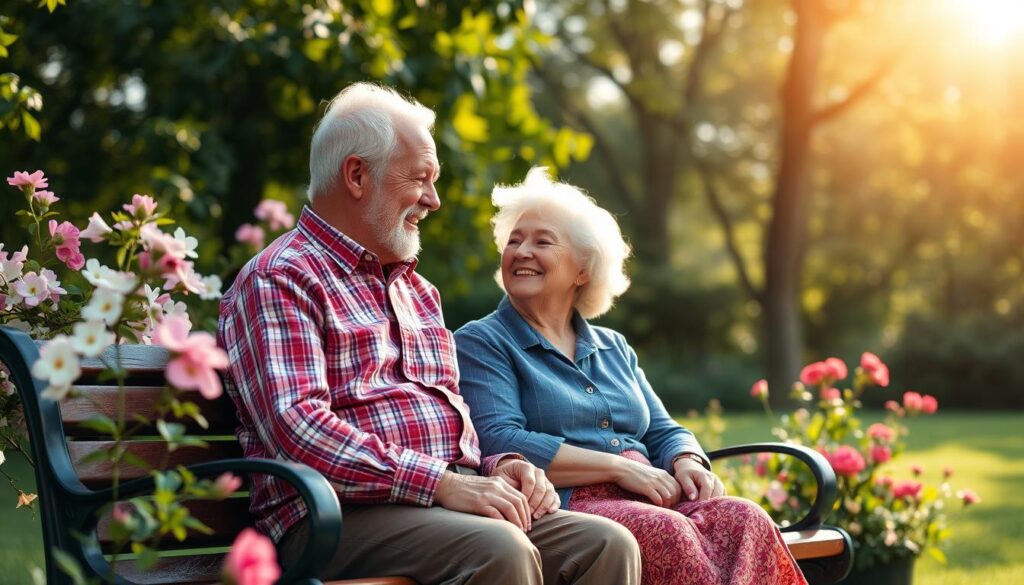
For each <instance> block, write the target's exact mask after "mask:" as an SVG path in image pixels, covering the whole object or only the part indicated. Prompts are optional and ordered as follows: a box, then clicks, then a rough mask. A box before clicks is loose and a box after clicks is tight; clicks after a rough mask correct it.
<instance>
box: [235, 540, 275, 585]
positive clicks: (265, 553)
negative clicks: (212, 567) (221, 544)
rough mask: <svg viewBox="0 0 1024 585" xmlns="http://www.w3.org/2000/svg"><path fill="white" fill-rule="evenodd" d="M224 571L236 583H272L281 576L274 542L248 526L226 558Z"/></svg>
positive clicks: (270, 584) (244, 584) (249, 584)
mask: <svg viewBox="0 0 1024 585" xmlns="http://www.w3.org/2000/svg"><path fill="white" fill-rule="evenodd" d="M224 573H225V575H226V576H227V577H228V579H229V580H230V581H231V582H233V583H234V584H235V585H272V583H274V581H276V580H277V579H278V577H280V576H281V569H280V568H279V567H278V566H277V551H276V550H275V549H274V543H272V542H271V541H270V539H269V538H267V537H266V536H263V535H262V534H260V533H258V532H256V531H255V530H253V529H252V528H246V529H245V530H243V531H242V532H241V533H240V534H239V535H238V538H236V539H235V542H234V544H232V545H231V550H230V551H229V552H228V555H227V557H226V558H225V559H224Z"/></svg>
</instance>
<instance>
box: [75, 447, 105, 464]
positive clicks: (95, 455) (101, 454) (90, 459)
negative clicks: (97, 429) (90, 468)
mask: <svg viewBox="0 0 1024 585" xmlns="http://www.w3.org/2000/svg"><path fill="white" fill-rule="evenodd" d="M112 460H113V457H111V455H110V451H108V450H106V449H104V450H102V451H93V452H92V453H89V454H88V455H86V456H85V457H82V458H81V459H79V460H78V463H79V464H83V463H94V462H96V461H112Z"/></svg>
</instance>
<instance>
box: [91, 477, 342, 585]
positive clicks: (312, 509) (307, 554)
mask: <svg viewBox="0 0 1024 585" xmlns="http://www.w3.org/2000/svg"><path fill="white" fill-rule="evenodd" d="M186 469H188V470H189V471H190V472H192V473H194V474H195V475H196V477H198V478H213V477H216V476H218V475H220V474H222V473H224V472H228V471H230V472H233V473H245V474H249V473H264V474H268V475H273V476H276V477H279V478H281V479H283V480H285V481H287V482H288V483H289V484H291V485H292V487H294V488H295V489H296V490H297V491H298V492H299V495H300V497H302V499H303V501H304V502H305V503H306V508H307V513H308V518H309V522H310V540H309V542H308V543H307V544H306V547H305V549H304V550H303V552H302V555H301V556H300V557H299V559H298V560H297V561H296V563H295V565H294V566H292V567H289V568H288V570H287V571H286V572H285V573H284V574H282V575H281V579H280V580H279V583H306V584H319V583H320V581H319V579H318V577H317V575H319V574H320V570H321V569H322V568H324V566H325V565H326V564H327V563H328V562H329V561H330V559H331V558H332V557H333V556H334V553H335V552H336V551H337V549H338V543H339V541H340V538H341V505H340V504H339V503H338V496H337V494H335V492H334V489H333V488H332V487H331V484H330V483H328V481H327V479H325V478H324V476H323V475H321V474H320V473H318V472H317V471H315V470H314V469H313V468H311V467H309V466H307V465H303V464H301V463H292V462H283V461H276V460H273V459H222V460H220V461H210V462H208V463H199V464H196V465H190V466H187V467H186ZM153 490H154V482H153V478H152V477H143V478H139V479H136V480H132V481H129V482H125V483H123V484H121V485H120V486H119V487H118V498H121V499H126V498H130V497H134V496H138V495H142V494H148V493H152V492H153ZM74 497H75V499H79V498H80V499H81V500H82V502H81V503H82V504H85V505H84V506H83V509H82V513H83V514H84V515H86V516H84V517H82V521H83V522H84V523H86V524H84V525H83V528H86V526H88V528H91V527H92V526H94V525H95V522H96V514H95V512H96V510H98V509H99V508H100V507H101V506H103V505H104V504H106V503H109V502H110V501H111V499H112V497H113V490H112V489H111V488H107V489H104V490H98V491H94V492H91V493H89V494H87V495H85V494H80V495H76V496H74ZM89 523H91V526H90V525H89ZM90 553H91V554H90ZM98 555H99V551H98V550H92V551H89V552H87V554H86V556H87V557H90V558H93V559H95V558H98Z"/></svg>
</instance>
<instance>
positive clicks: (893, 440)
mask: <svg viewBox="0 0 1024 585" xmlns="http://www.w3.org/2000/svg"><path fill="white" fill-rule="evenodd" d="M847 377H850V378H851V379H850V380H847V384H843V383H842V382H843V381H844V380H846V378H847ZM889 381H890V380H889V368H888V367H887V366H886V364H885V363H884V362H883V361H882V360H881V359H880V358H879V357H878V356H876V355H875V354H873V353H864V354H863V355H862V356H861V360H860V365H859V366H858V367H857V368H856V369H855V370H854V371H853V374H852V376H850V372H849V369H848V368H847V366H846V364H845V363H844V362H843V361H842V360H840V359H838V358H834V357H833V358H828V359H826V360H823V361H820V362H815V363H812V364H809V365H807V366H806V367H805V368H803V370H802V371H801V373H800V382H797V383H796V384H795V385H794V386H793V389H792V397H793V398H794V399H795V400H796V401H797V402H798V405H797V408H796V409H795V410H794V411H793V412H792V413H789V414H784V415H783V416H781V417H780V418H779V419H775V417H774V415H773V414H772V411H771V409H770V408H768V388H767V387H766V386H764V385H759V386H758V392H756V393H755V392H751V394H752V395H753V396H754V397H756V398H758V399H760V400H761V401H762V403H763V404H764V406H765V410H766V412H767V413H768V415H769V416H770V417H772V418H773V420H774V421H775V426H774V428H773V434H775V435H776V436H777V437H779V438H780V439H781V440H784V441H787V442H791V443H795V444H800V445H806V446H809V447H811V448H814V449H816V450H817V451H818V452H819V453H821V454H822V455H823V456H824V457H825V459H826V460H827V461H828V462H829V464H830V465H831V466H832V468H833V470H834V471H835V473H836V481H837V484H838V488H839V496H838V498H837V501H836V507H835V509H834V510H833V513H832V515H831V516H830V517H829V518H828V519H827V522H828V523H829V524H833V525H836V526H839V527H841V528H844V529H845V530H846V531H847V532H848V533H849V534H850V536H851V537H852V538H853V542H854V547H855V549H856V550H855V559H856V561H855V562H856V566H857V567H858V568H867V567H870V566H873V565H875V564H878V563H886V562H889V561H891V560H894V559H897V558H901V557H908V556H910V557H916V556H918V555H920V554H922V553H928V554H931V555H933V556H935V557H936V558H938V559H939V560H941V561H945V554H944V553H943V552H942V549H941V546H942V545H943V543H944V542H945V541H946V540H947V538H948V537H949V535H950V529H949V528H948V526H947V524H946V516H945V514H944V507H945V505H946V503H947V501H950V500H953V499H956V500H959V501H960V502H961V503H962V505H964V506H969V505H973V504H977V503H979V502H980V501H981V498H979V497H978V495H977V494H976V493H974V492H973V491H971V490H966V489H965V490H959V491H957V492H955V494H954V491H953V488H952V487H951V485H950V478H951V477H952V476H953V470H952V469H951V468H948V467H947V468H946V469H944V470H942V477H941V480H940V481H939V482H938V484H937V485H934V486H932V485H927V484H926V483H925V478H924V476H925V470H924V469H923V468H921V467H920V466H919V465H910V466H907V467H905V468H903V469H906V470H907V471H909V472H910V474H911V475H912V476H913V477H914V479H903V480H899V479H896V478H894V477H893V476H892V475H890V473H891V472H892V471H893V470H894V469H899V467H895V465H896V461H897V460H898V458H899V457H900V455H901V454H902V453H903V452H904V450H905V449H906V444H905V442H904V440H905V438H906V437H907V435H908V434H909V429H908V426H907V423H908V421H909V419H912V418H914V417H916V416H922V415H931V414H934V413H935V412H936V411H937V410H938V406H939V405H938V401H937V400H936V399H935V398H934V397H932V396H929V395H927V394H921V393H918V392H912V391H911V392H905V393H903V395H902V396H901V397H900V398H899V400H888V401H886V403H885V411H884V412H885V419H884V420H883V421H880V422H874V423H872V424H871V425H870V426H868V427H867V429H863V428H862V426H863V424H862V422H861V420H860V418H859V416H858V411H859V410H860V409H861V408H862V403H861V397H862V395H863V394H864V392H868V391H870V392H874V391H879V390H882V389H884V388H886V387H887V386H888V385H889ZM761 382H763V381H759V382H758V384H760V383H761ZM844 386H845V387H844ZM840 388H842V389H840ZM882 391H884V390H882ZM752 471H753V476H754V477H760V478H764V479H763V480H762V481H769V480H770V483H768V484H767V486H764V484H763V483H762V484H754V483H750V482H747V483H742V482H740V481H738V480H736V483H737V486H738V487H737V493H744V494H745V495H748V496H752V498H753V499H760V502H761V504H762V506H763V507H764V508H765V509H766V510H767V511H768V512H769V513H770V514H772V516H773V517H774V518H775V519H776V520H777V521H779V522H782V523H786V522H792V521H794V520H796V519H797V518H798V517H800V516H801V515H802V514H803V513H804V511H805V510H806V509H807V507H808V506H809V504H810V502H811V501H813V499H814V496H815V490H816V488H815V482H814V479H813V476H812V475H811V473H810V471H809V470H808V469H807V468H806V466H804V465H803V464H802V463H799V462H798V461H796V460H794V459H791V458H786V457H780V456H778V455H769V456H766V457H759V458H758V460H757V462H756V464H755V465H754V466H753V469H752ZM744 486H750V489H746V491H744V489H745V487H744ZM755 486H756V487H755ZM751 489H756V490H758V491H757V492H756V493H750V492H751ZM783 491H784V492H785V493H786V494H787V495H788V496H789V499H787V500H785V501H784V500H783V498H782V495H781V492H783Z"/></svg>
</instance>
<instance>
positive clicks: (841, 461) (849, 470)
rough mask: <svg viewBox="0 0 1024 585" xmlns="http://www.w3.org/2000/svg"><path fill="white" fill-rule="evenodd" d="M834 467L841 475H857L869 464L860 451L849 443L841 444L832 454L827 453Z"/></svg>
mask: <svg viewBox="0 0 1024 585" xmlns="http://www.w3.org/2000/svg"><path fill="white" fill-rule="evenodd" d="M827 458H828V460H829V463H831V464H832V469H834V470H835V472H836V473H838V474H839V475H846V476H851V477H852V476H855V475H857V474H858V473H860V472H861V471H863V470H864V468H865V467H866V466H867V464H866V463H865V462H864V457H863V456H862V455H861V454H860V452H859V451H857V450H856V449H854V448H853V447H850V446H849V445H840V446H839V448H838V449H836V450H835V451H834V452H833V453H831V454H830V455H827Z"/></svg>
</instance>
